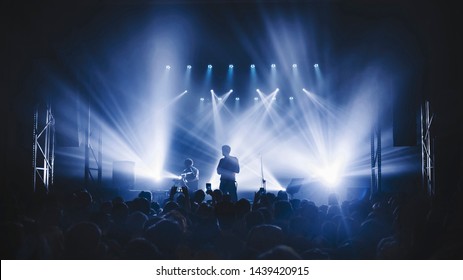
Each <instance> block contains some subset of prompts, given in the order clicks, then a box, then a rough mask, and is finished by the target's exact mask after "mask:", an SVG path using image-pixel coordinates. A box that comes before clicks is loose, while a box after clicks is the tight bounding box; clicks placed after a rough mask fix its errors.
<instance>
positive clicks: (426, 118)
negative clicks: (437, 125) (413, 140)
mask: <svg viewBox="0 0 463 280" xmlns="http://www.w3.org/2000/svg"><path fill="white" fill-rule="evenodd" d="M433 118H434V114H433V113H431V108H430V104H429V101H427V100H425V101H424V103H423V104H422V106H421V175H422V183H423V187H424V189H425V190H426V192H427V194H428V196H431V197H432V196H434V195H435V182H434V181H435V174H434V171H435V170H434V139H433V138H432V136H431V125H432V121H433Z"/></svg>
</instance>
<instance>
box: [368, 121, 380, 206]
mask: <svg viewBox="0 0 463 280" xmlns="http://www.w3.org/2000/svg"><path fill="white" fill-rule="evenodd" d="M370 143H371V191H370V198H371V197H372V196H373V195H374V194H377V193H381V192H382V189H381V128H380V126H379V124H378V125H377V126H376V127H373V129H372V131H371V139H370Z"/></svg>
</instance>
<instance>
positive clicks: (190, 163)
mask: <svg viewBox="0 0 463 280" xmlns="http://www.w3.org/2000/svg"><path fill="white" fill-rule="evenodd" d="M184 163H185V167H190V166H192V165H193V160H192V159H191V158H187V159H185V162H184Z"/></svg>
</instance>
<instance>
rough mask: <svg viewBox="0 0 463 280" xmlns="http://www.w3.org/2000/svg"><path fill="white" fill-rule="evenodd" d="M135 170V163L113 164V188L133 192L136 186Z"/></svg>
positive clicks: (116, 162) (117, 162)
mask: <svg viewBox="0 0 463 280" xmlns="http://www.w3.org/2000/svg"><path fill="white" fill-rule="evenodd" d="M134 168H135V163H134V162H133V161H115V162H113V187H114V188H117V189H120V190H132V189H133V188H134V186H135V174H134Z"/></svg>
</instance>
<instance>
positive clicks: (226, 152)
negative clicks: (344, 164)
mask: <svg viewBox="0 0 463 280" xmlns="http://www.w3.org/2000/svg"><path fill="white" fill-rule="evenodd" d="M230 151H231V148H230V146H228V145H223V146H222V155H223V158H221V159H220V161H219V164H218V166H217V174H219V175H220V186H219V189H220V190H221V191H222V193H223V194H224V195H225V194H229V195H230V199H231V202H236V201H237V200H238V195H237V192H236V190H237V183H236V174H237V173H240V164H239V162H238V158H236V157H233V156H230Z"/></svg>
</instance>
